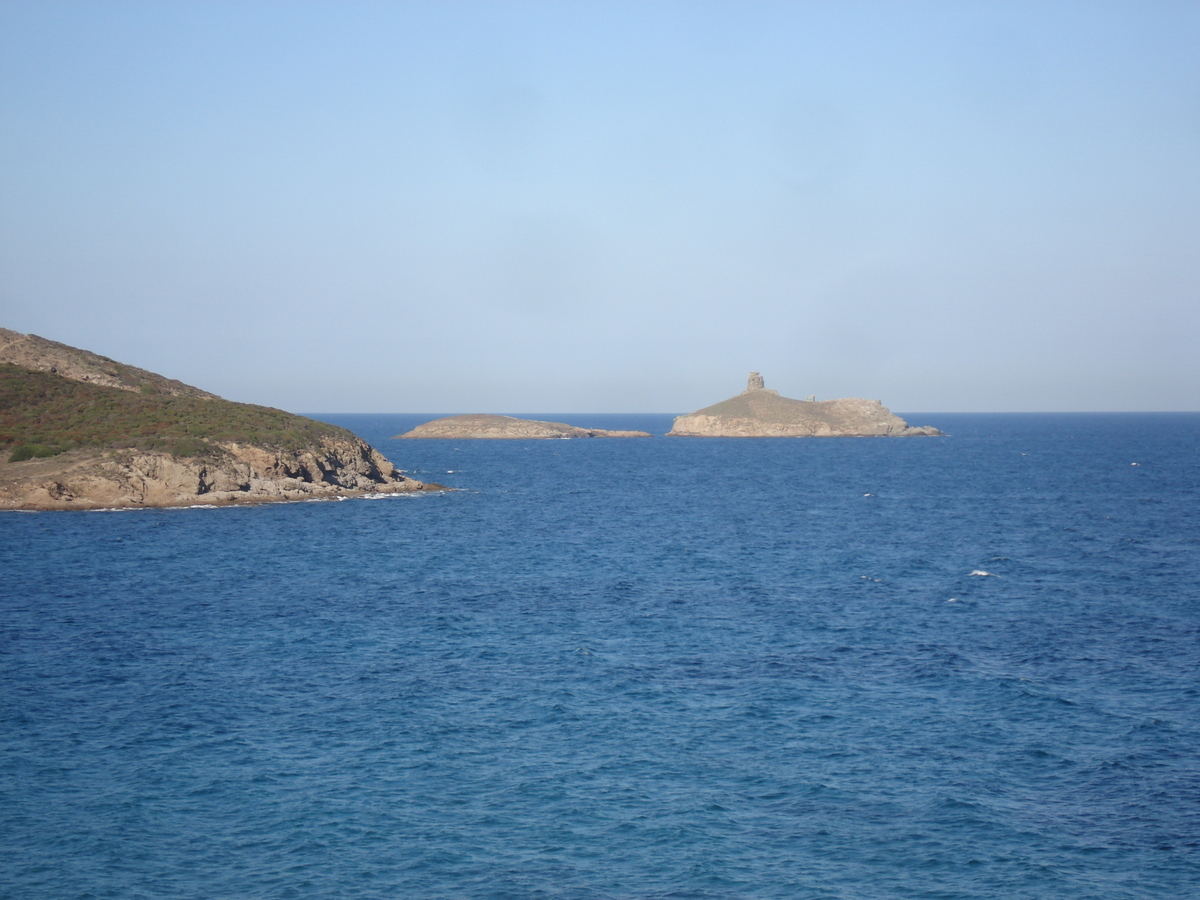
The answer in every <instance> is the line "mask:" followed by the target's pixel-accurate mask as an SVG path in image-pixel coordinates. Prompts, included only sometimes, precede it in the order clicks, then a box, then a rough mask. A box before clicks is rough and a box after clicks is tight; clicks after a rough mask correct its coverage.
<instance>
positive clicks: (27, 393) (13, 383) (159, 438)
mask: <svg viewBox="0 0 1200 900" xmlns="http://www.w3.org/2000/svg"><path fill="white" fill-rule="evenodd" d="M325 436H333V437H341V438H347V437H350V438H352V437H353V435H351V434H350V432H348V431H346V430H345V429H344V428H338V427H337V426H336V425H328V424H326V423H324V422H317V421H314V420H313V419H306V418H304V417H303V416H296V415H293V414H291V413H286V412H283V411H282V410H279V409H271V408H270V407H266V406H251V405H249V404H246V403H232V402H230V401H228V400H220V399H212V400H208V399H201V398H193V397H173V396H168V395H164V394H158V393H145V392H138V393H134V392H132V391H122V390H118V389H116V388H106V387H100V386H98V385H94V384H88V383H86V382H81V381H71V380H70V379H67V378H63V377H61V376H59V375H54V374H51V373H49V372H35V371H33V370H30V369H24V368H21V367H20V366H14V365H8V364H0V444H5V445H9V446H12V447H13V448H14V449H13V451H12V455H11V456H10V460H11V461H14V462H16V461H19V460H18V459H16V458H15V457H16V456H17V454H18V453H19V454H26V455H22V456H20V459H32V458H33V457H34V456H39V455H53V454H55V453H61V452H63V451H64V450H69V449H74V448H76V447H112V448H133V449H140V450H164V451H166V452H169V453H172V454H174V455H176V456H193V457H204V456H219V455H221V454H222V451H221V449H220V448H219V447H217V446H216V445H215V444H216V442H221V441H235V442H238V443H246V444H257V445H261V446H266V447H270V448H272V449H278V450H300V449H304V448H306V447H312V446H313V445H315V444H317V443H319V442H320V440H321V438H322V437H325ZM30 447H36V448H39V449H36V450H28V449H25V448H30ZM43 451H44V452H43Z"/></svg>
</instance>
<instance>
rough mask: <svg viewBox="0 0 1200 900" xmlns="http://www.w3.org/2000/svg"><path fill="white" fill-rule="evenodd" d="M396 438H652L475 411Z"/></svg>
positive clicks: (647, 435)
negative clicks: (476, 412)
mask: <svg viewBox="0 0 1200 900" xmlns="http://www.w3.org/2000/svg"><path fill="white" fill-rule="evenodd" d="M396 437H397V438H453V439H458V440H463V439H467V440H477V439H490V440H519V439H527V440H547V439H554V438H558V439H563V438H595V437H600V438H628V437H650V433H649V432H647V431H606V430H605V429H603V428H578V427H576V426H575V425H567V424H565V423H563V422H539V421H537V420H536V419H518V418H514V417H513V416H495V415H482V414H473V415H465V416H447V417H446V418H444V419H434V420H433V421H432V422H426V423H424V424H423V425H418V426H417V427H416V428H414V429H413V430H412V431H408V432H405V433H404V434H398V435H396Z"/></svg>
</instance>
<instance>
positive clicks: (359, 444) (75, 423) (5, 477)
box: [0, 329, 444, 509]
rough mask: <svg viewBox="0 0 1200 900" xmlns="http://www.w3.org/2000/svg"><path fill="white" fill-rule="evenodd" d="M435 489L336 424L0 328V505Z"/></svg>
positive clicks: (181, 502)
mask: <svg viewBox="0 0 1200 900" xmlns="http://www.w3.org/2000/svg"><path fill="white" fill-rule="evenodd" d="M425 490H444V488H442V487H441V486H440V485H426V484H422V483H421V482H420V481H416V480H415V479H412V478H409V477H408V476H406V475H404V474H402V473H401V472H400V471H399V470H398V469H397V468H396V467H395V466H394V465H392V463H391V462H389V461H388V460H387V459H385V458H384V457H383V455H382V454H380V453H379V451H378V450H376V449H375V448H374V447H372V446H370V445H369V444H367V443H366V442H365V441H363V440H361V439H360V438H358V437H357V436H356V435H354V434H352V433H351V432H349V431H347V430H346V429H344V428H339V427H337V426H335V425H329V424H326V423H324V422H317V421H314V420H313V419H307V418H304V417H303V416H296V415H292V414H291V413H286V412H283V411H282V410H278V409H271V408H269V407H265V406H252V405H250V404H246V403H232V402H230V401H228V400H222V399H221V398H220V397H217V396H216V395H215V394H210V393H208V392H206V391H201V390H199V389H198V388H193V387H191V386H189V385H186V384H183V383H182V382H179V381H173V380H171V379H167V378H164V377H162V376H161V375H156V374H154V373H153V372H147V371H145V370H143V369H136V368H134V367H132V366H126V365H124V364H122V363H117V362H114V361H113V360H111V359H108V358H107V357H103V356H98V355H96V354H94V353H89V352H88V351H86V350H78V349H76V348H74V347H68V346H67V345H65V344H58V343H55V342H53V341H47V340H45V339H43V338H39V337H36V336H35V335H23V334H18V333H17V332H14V331H8V330H6V329H0V509H99V508H119V507H139V506H190V505H194V504H222V503H257V502H264V501H277V500H317V499H337V498H342V497H354V496H363V495H365V494H376V493H379V494H392V493H409V492H414V491H425Z"/></svg>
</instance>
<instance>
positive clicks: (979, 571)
mask: <svg viewBox="0 0 1200 900" xmlns="http://www.w3.org/2000/svg"><path fill="white" fill-rule="evenodd" d="M971 574H972V575H978V576H980V577H985V576H986V577H988V578H999V577H1000V576H999V575H996V574H994V573H992V572H985V571H983V569H975V570H973V571H972V572H971Z"/></svg>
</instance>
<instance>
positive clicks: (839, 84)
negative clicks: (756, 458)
mask: <svg viewBox="0 0 1200 900" xmlns="http://www.w3.org/2000/svg"><path fill="white" fill-rule="evenodd" d="M1197 47H1200V4H1195V3H1186V2H1174V3H1170V2H1162V3H1156V2H1145V0H1143V2H1137V3H1101V2H1088V3H1079V4H1075V3H1066V2H1063V3H1045V2H1039V3H1029V4H1025V3H1020V2H994V3H975V4H972V3H965V2H955V3H907V2H906V3H902V2H890V3H866V2H863V3H803V2H790V3H770V2H752V3H748V4H747V3H741V4H733V3H704V2H687V3H660V2H646V0H643V2H636V3H621V2H613V0H605V2H599V0H597V2H552V3H516V2H504V0H491V2H486V3H470V2H422V3H355V2H338V3H332V2H329V3H311V4H308V3H299V2H287V3H252V2H239V3H221V2H202V3H190V2H171V3H162V2H150V3H111V2H105V0H90V2H86V3H54V2H38V3H26V2H6V3H2V4H0V116H2V119H0V121H2V122H3V127H2V128H0V325H3V326H5V327H9V328H14V329H16V330H18V331H25V332H34V333H37V334H40V335H42V336H44V337H48V338H52V339H54V340H59V341H63V342H65V343H69V344H73V345H76V346H82V347H86V348H88V349H91V350H95V351H97V352H99V353H103V354H105V355H107V356H111V357H114V358H116V359H119V360H122V361H124V362H129V363H132V364H135V365H139V366H143V367H145V368H149V369H153V370H155V371H159V372H162V373H163V374H166V375H169V376H172V377H176V378H180V379H182V380H184V381H187V382H190V383H193V384H196V385H199V386H201V387H204V388H206V389H209V390H213V391H215V392H217V393H219V394H221V395H222V396H226V397H229V398H230V399H235V400H244V401H248V402H256V403H264V404H269V405H273V406H279V407H282V408H285V409H291V410H296V411H325V412H472V411H476V412H512V411H522V412H534V411H556V412H620V411H625V412H685V411H689V410H692V409H696V408H699V407H701V406H704V405H707V404H708V403H712V402H715V401H717V400H719V399H722V398H724V397H726V396H729V395H731V394H733V393H736V392H737V391H739V390H740V389H741V388H742V386H743V385H744V382H745V377H746V373H747V372H748V371H749V370H751V369H755V370H759V371H761V372H762V373H763V374H764V376H765V377H766V379H767V385H768V386H769V387H774V388H776V389H778V390H780V391H781V392H782V393H784V394H785V395H788V396H798V397H803V396H807V395H809V394H815V395H816V396H817V397H818V398H819V399H827V398H833V397H843V396H863V397H868V398H876V399H881V400H883V401H884V403H886V404H887V405H889V406H890V407H891V408H892V409H895V410H901V411H975V410H978V411H993V410H1030V411H1035V410H1196V409H1200V363H1197V357H1198V356H1200V353H1198V352H1197V349H1196V348H1197V347H1200V53H1198V52H1197Z"/></svg>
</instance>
